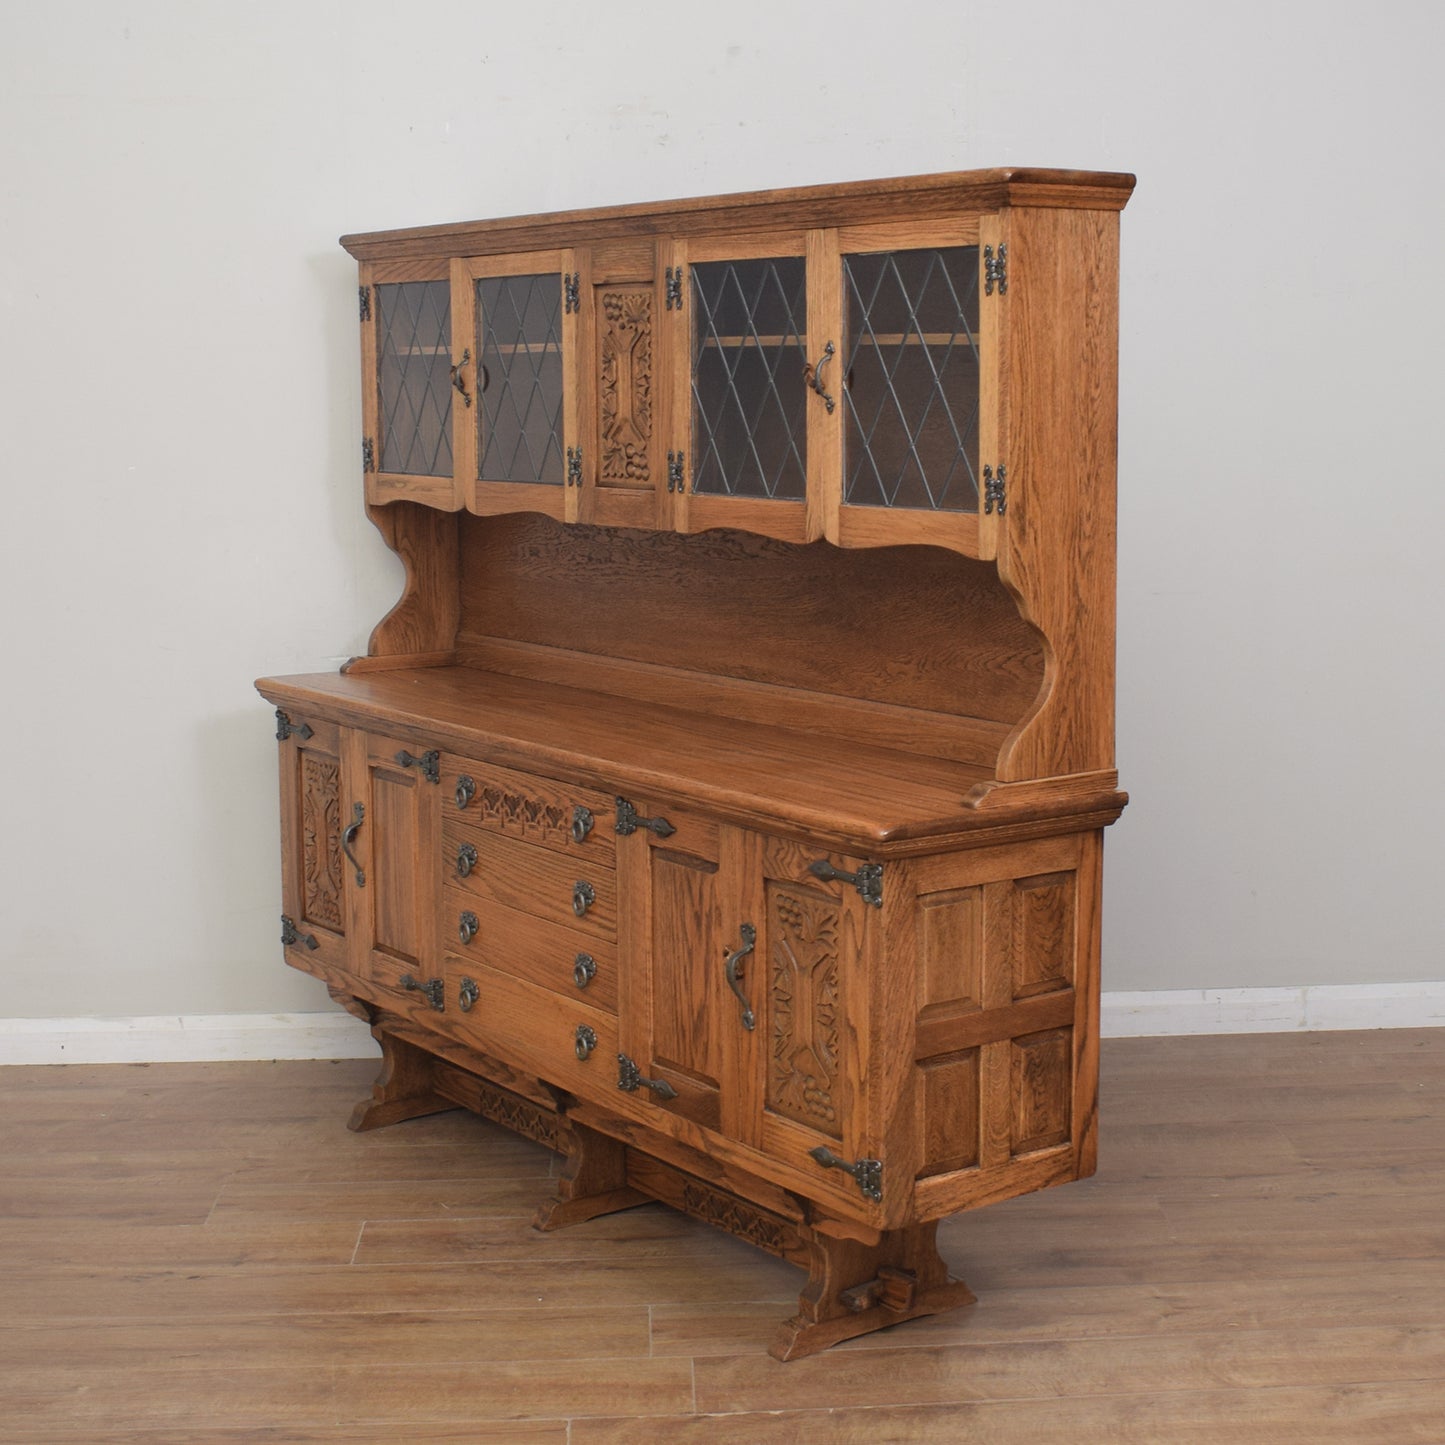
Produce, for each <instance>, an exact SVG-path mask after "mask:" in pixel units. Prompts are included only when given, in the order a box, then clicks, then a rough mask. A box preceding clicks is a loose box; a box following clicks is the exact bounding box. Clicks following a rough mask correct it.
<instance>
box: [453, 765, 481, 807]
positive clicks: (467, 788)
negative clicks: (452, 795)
mask: <svg viewBox="0 0 1445 1445" xmlns="http://www.w3.org/2000/svg"><path fill="white" fill-rule="evenodd" d="M476 795H477V784H476V780H475V779H474V778H470V777H468V776H467V774H466V773H463V774H462V775H461V777H459V778H458V779H457V791H456V799H457V807H459V808H465V807H466V806H467V804H468V803H470V802H471V801H472V799H473V798H475V797H476Z"/></svg>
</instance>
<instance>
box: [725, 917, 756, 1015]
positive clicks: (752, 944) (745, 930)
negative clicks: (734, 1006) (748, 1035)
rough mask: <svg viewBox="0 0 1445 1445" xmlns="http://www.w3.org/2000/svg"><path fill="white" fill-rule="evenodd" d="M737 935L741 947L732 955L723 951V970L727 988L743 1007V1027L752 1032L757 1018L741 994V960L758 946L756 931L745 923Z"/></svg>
mask: <svg viewBox="0 0 1445 1445" xmlns="http://www.w3.org/2000/svg"><path fill="white" fill-rule="evenodd" d="M738 935H739V937H740V938H741V939H742V945H743V946H742V947H741V948H739V949H738V950H737V951H736V952H734V953H728V952H727V950H726V949H724V950H723V952H724V953H727V963H726V965H725V968H726V971H727V980H728V987H729V988H730V989H732V991H733V993H734V994H736V995H737V1000H738V1002H739V1003H740V1004H741V1005H742V1006H743V1027H744V1028H745V1029H749V1030H752V1029H755V1028H757V1026H758V1020H757V1016H756V1015H755V1014H754V1013H753V1006H752V1004H750V1003H749V1002H748V996H747V994H745V993H744V992H743V985H742V977H741V975H742V967H743V960H744V959H745V958H746V957H747V956H748V955H749V954H750V953H751V952H752V951H753V949H755V948H756V947H757V945H758V930H757V929H756V928H754V927H753V925H752V924H751V923H745V924H743V926H742V927H741V928H739V929H738Z"/></svg>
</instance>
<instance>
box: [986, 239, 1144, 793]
mask: <svg viewBox="0 0 1445 1445" xmlns="http://www.w3.org/2000/svg"><path fill="white" fill-rule="evenodd" d="M1011 220H1012V224H1011V231H1010V236H1011V240H1010V252H1009V293H1008V298H1007V299H1008V306H1009V317H1008V345H1009V356H1008V361H1007V367H1006V369H1007V376H1006V385H1007V390H1008V396H1009V408H1010V411H1009V424H1010V425H1009V430H1010V436H1009V441H1008V456H1007V458H1006V459H1005V460H1006V462H1007V466H1008V478H1009V480H1008V512H1007V520H1006V524H1005V526H1004V528H1003V534H1004V535H1003V539H1002V542H1001V545H1000V548H999V557H998V561H999V575H1000V576H1001V577H1002V578H1003V580H1004V582H1005V583H1006V584H1007V585H1008V587H1009V588H1010V589H1011V590H1012V591H1013V593H1014V595H1015V596H1016V597H1017V599H1018V602H1019V609H1020V611H1021V612H1022V613H1023V615H1024V616H1025V617H1027V618H1028V619H1029V620H1030V621H1032V622H1033V623H1035V624H1036V625H1037V626H1038V628H1039V630H1040V631H1041V632H1042V633H1043V635H1044V637H1045V639H1046V648H1047V663H1048V672H1047V680H1046V683H1045V687H1044V690H1043V692H1042V693H1041V694H1040V697H1039V699H1038V702H1037V705H1036V706H1035V708H1034V709H1033V710H1032V711H1031V712H1030V714H1029V716H1028V717H1027V718H1026V719H1025V720H1024V721H1023V722H1022V723H1021V724H1020V726H1019V727H1018V728H1017V729H1015V731H1014V733H1013V735H1012V737H1011V738H1010V739H1009V740H1008V742H1007V743H1006V744H1005V746H1004V749H1003V751H1002V753H1001V755H1000V759H999V773H998V775H999V777H1000V778H1002V779H1005V780H1007V781H1016V780H1022V779H1026V778H1045V777H1052V776H1056V775H1059V774H1065V773H1085V772H1090V771H1093V770H1095V769H1101V768H1103V769H1107V768H1112V767H1113V765H1114V571H1115V563H1114V554H1115V468H1116V453H1117V432H1118V421H1117V392H1118V252H1119V233H1118V216H1117V215H1116V214H1114V213H1104V212H1098V211H1042V210H1015V211H1014V213H1013V215H1012V218H1011Z"/></svg>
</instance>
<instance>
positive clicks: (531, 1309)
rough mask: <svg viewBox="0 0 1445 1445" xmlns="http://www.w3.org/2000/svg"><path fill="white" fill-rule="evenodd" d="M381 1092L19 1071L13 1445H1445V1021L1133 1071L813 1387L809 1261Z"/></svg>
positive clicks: (6, 1381) (1188, 1048)
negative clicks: (952, 1283) (364, 1104)
mask: <svg viewBox="0 0 1445 1445" xmlns="http://www.w3.org/2000/svg"><path fill="white" fill-rule="evenodd" d="M371 1073H372V1065H371V1064H370V1063H367V1062H354V1061H348V1062H344V1063H335V1064H330V1063H280V1064H173V1065H152V1066H144V1065H122V1066H111V1067H88V1066H87V1067H82V1066H74V1067H69V1068H9V1069H3V1070H0V1106H3V1107H0V1150H3V1156H4V1161H5V1167H4V1170H3V1172H0V1298H3V1300H4V1303H5V1309H4V1312H3V1318H0V1397H3V1399H4V1401H5V1409H4V1411H3V1413H0V1440H3V1441H7V1442H16V1445H22V1442H23V1445H47V1442H53V1445H61V1442H66V1445H80V1442H85V1445H101V1442H104V1445H110V1442H133V1445H142V1442H144V1445H180V1442H185V1445H193V1442H196V1441H200V1440H206V1441H212V1440H214V1441H233V1440H234V1441H260V1440H270V1441H277V1440H285V1441H297V1442H308V1441H317V1442H320V1441H328V1442H330V1441H334V1442H341V1441H346V1442H357V1441H362V1442H372V1441H378V1442H379V1441H387V1442H395V1441H398V1440H406V1441H407V1442H409V1445H410V1442H413V1441H417V1442H462V1441H467V1442H483V1445H486V1442H493V1441H518V1442H525V1441H551V1442H557V1445H562V1442H567V1441H570V1442H572V1445H603V1442H622V1441H626V1442H628V1445H634V1442H657V1445H672V1442H686V1441H708V1442H713V1441H728V1442H746V1445H758V1442H762V1445H767V1442H774V1441H776V1442H779V1445H783V1442H788V1445H791V1442H794V1441H816V1442H830V1445H831V1442H840V1445H841V1442H863V1441H879V1440H882V1441H893V1442H904V1441H907V1442H915V1441H917V1442H931V1441H940V1442H942V1441H947V1442H954V1441H958V1440H961V1439H979V1440H988V1441H989V1442H991V1445H992V1442H999V1445H1009V1442H1012V1441H1025V1440H1027V1441H1029V1442H1044V1445H1048V1442H1061V1445H1062V1442H1068V1445H1077V1442H1078V1441H1079V1440H1081V1439H1084V1440H1108V1441H1111V1442H1112V1441H1122V1442H1160V1445H1175V1442H1185V1445H1205V1442H1208V1445H1216V1442H1220V1441H1228V1442H1230V1445H1266V1442H1268V1445H1276V1442H1289V1445H1295V1442H1298V1445H1316V1442H1349V1445H1366V1442H1367V1445H1397V1442H1399V1445H1403V1442H1437V1441H1439V1440H1440V1438H1441V1421H1442V1419H1445V1216H1442V1214H1441V1211H1440V1207H1439V1200H1440V1196H1441V1192H1442V1190H1445V1162H1442V1161H1445V1030H1438V1029H1437V1030H1416V1031H1399V1032H1383V1031H1382V1032H1374V1033H1356V1034H1349V1033H1334V1034H1306V1035H1252V1036H1240V1037H1222V1038H1181V1039H1138V1040H1115V1041H1109V1042H1106V1043H1105V1045H1104V1049H1103V1092H1104V1111H1103V1117H1104V1119H1105V1120H1106V1125H1105V1129H1104V1137H1103V1141H1102V1145H1101V1152H1100V1169H1099V1173H1098V1174H1097V1176H1096V1177H1095V1178H1093V1179H1092V1180H1088V1181H1085V1182H1083V1183H1081V1184H1077V1185H1075V1186H1073V1187H1071V1188H1070V1189H1068V1190H1066V1191H1052V1192H1049V1193H1046V1194H1042V1195H1037V1196H1032V1197H1028V1198H1022V1199H1016V1200H1012V1201H1009V1202H1007V1203H1004V1204H1000V1205H996V1206H993V1207H990V1208H989V1209H987V1210H982V1211H977V1212H973V1213H969V1214H966V1215H963V1216H960V1217H959V1218H957V1219H954V1220H950V1221H947V1222H945V1223H944V1224H943V1225H942V1226H941V1227H940V1230H939V1242H940V1247H941V1249H942V1253H943V1255H944V1257H945V1259H947V1260H948V1262H949V1263H950V1264H951V1265H952V1266H954V1268H955V1269H956V1270H958V1272H960V1273H963V1274H964V1275H965V1276H966V1277H967V1279H968V1282H969V1284H970V1286H971V1287H972V1288H973V1289H974V1291H975V1293H976V1294H977V1295H978V1304H977V1305H975V1306H971V1307H969V1308H968V1309H965V1310H961V1311H958V1312H955V1313H953V1314H951V1315H943V1316H939V1317H936V1318H932V1319H924V1320H915V1321H912V1322H909V1323H908V1324H905V1325H903V1326H900V1327H898V1328H896V1329H893V1330H885V1331H882V1332H880V1333H878V1334H875V1335H873V1336H871V1337H868V1338H866V1339H861V1340H857V1341H854V1342H851V1343H848V1344H844V1345H841V1346H837V1347H835V1348H834V1349H833V1350H831V1351H827V1352H824V1353H823V1354H821V1355H818V1356H816V1357H814V1358H812V1359H809V1360H803V1361H799V1362H795V1363H793V1364H789V1365H786V1366H783V1365H779V1364H777V1363H776V1362H775V1361H774V1360H772V1359H770V1358H769V1357H768V1356H767V1355H766V1354H765V1353H764V1345H765V1343H766V1340H767V1338H768V1335H769V1332H770V1331H771V1330H772V1329H773V1328H774V1326H775V1324H776V1321H777V1319H778V1316H779V1313H780V1310H781V1309H783V1308H785V1307H786V1306H788V1305H789V1304H790V1303H791V1301H792V1300H793V1299H794V1298H795V1297H796V1290H797V1282H798V1279H799V1277H800V1276H799V1273H798V1271H797V1270H796V1269H795V1268H793V1267H792V1266H790V1265H788V1264H787V1263H785V1262H784V1261H781V1260H778V1259H774V1258H772V1257H770V1256H769V1255H767V1254H764V1253H762V1252H760V1251H757V1250H754V1249H752V1248H750V1247H748V1246H747V1245H745V1244H742V1243H740V1242H738V1241H736V1240H733V1239H730V1238H728V1237H726V1236H723V1235H721V1234H719V1233H718V1232H716V1231H715V1230H713V1229H711V1228H709V1227H707V1226H706V1225H702V1224H699V1223H697V1222H695V1221H693V1220H689V1219H687V1218H685V1217H684V1216H682V1215H681V1214H678V1213H676V1212H674V1211H671V1210H668V1209H664V1208H662V1207H661V1206H655V1205H648V1206H644V1207H642V1208H639V1209H635V1210H631V1211H627V1212H625V1213H621V1214H617V1215H613V1216H609V1217H607V1218H602V1219H596V1220H592V1221H590V1222H588V1223H586V1224H583V1225H578V1226H575V1227H573V1228H570V1229H563V1230H560V1231H557V1232H556V1233H551V1234H538V1233H535V1232H534V1231H532V1230H531V1229H529V1228H528V1219H529V1217H530V1211H531V1208H532V1206H533V1205H534V1204H535V1203H536V1201H537V1200H538V1199H539V1198H541V1197H543V1196H545V1195H547V1194H549V1193H551V1192H552V1191H553V1189H554V1187H555V1182H556V1181H555V1178H554V1177H553V1176H554V1170H555V1160H556V1156H555V1155H553V1154H551V1153H550V1152H549V1151H547V1150H545V1149H543V1148H541V1147H540V1146H538V1145H534V1144H531V1143H528V1142H527V1141H525V1140H522V1139H519V1138H517V1137H515V1136H514V1135H511V1134H509V1133H507V1132H505V1131H503V1130H501V1129H497V1128H495V1127H493V1126H491V1125H489V1124H486V1123H485V1122H483V1121H480V1120H478V1119H476V1118H475V1117H473V1116H471V1115H467V1114H464V1113H460V1112H457V1113H452V1114H442V1115H436V1116H433V1117H431V1118H426V1119H418V1120H414V1121H412V1122H410V1123H406V1124H402V1125H399V1126H397V1127H396V1128H394V1129H382V1130H378V1131H376V1132H374V1133H370V1134H364V1135H357V1134H351V1133H348V1132H347V1131H346V1129H345V1128H344V1120H345V1118H346V1114H347V1111H348V1110H349V1108H350V1106H351V1105H352V1103H354V1102H355V1100H356V1099H357V1098H358V1097H359V1096H360V1095H362V1094H364V1093H365V1092H366V1089H367V1087H368V1084H369V1081H370V1076H371Z"/></svg>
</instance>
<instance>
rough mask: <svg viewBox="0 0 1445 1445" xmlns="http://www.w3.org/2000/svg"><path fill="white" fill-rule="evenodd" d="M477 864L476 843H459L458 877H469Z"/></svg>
mask: <svg viewBox="0 0 1445 1445" xmlns="http://www.w3.org/2000/svg"><path fill="white" fill-rule="evenodd" d="M476 866H477V849H476V845H475V844H473V843H459V844H458V845H457V877H458V878H465V877H467V876H468V875H469V874H470V873H471V871H472V869H473V868H475V867H476Z"/></svg>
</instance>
